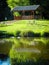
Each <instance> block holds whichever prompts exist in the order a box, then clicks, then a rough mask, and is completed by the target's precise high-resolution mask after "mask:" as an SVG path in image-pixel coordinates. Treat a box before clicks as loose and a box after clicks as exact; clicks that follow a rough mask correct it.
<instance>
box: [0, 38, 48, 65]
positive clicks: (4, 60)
mask: <svg viewBox="0 0 49 65" xmlns="http://www.w3.org/2000/svg"><path fill="white" fill-rule="evenodd" d="M0 65H49V38H43V37H38V38H37V37H36V38H35V37H34V38H32V37H27V38H25V37H23V38H21V37H20V38H14V37H13V38H3V39H0Z"/></svg>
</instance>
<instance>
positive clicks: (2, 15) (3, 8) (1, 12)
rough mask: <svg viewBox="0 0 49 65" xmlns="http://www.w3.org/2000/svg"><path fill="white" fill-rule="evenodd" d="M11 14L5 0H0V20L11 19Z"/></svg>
mask: <svg viewBox="0 0 49 65" xmlns="http://www.w3.org/2000/svg"><path fill="white" fill-rule="evenodd" d="M12 19H13V14H12V12H11V11H10V8H9V7H8V4H7V1H6V0H0V21H5V20H12Z"/></svg>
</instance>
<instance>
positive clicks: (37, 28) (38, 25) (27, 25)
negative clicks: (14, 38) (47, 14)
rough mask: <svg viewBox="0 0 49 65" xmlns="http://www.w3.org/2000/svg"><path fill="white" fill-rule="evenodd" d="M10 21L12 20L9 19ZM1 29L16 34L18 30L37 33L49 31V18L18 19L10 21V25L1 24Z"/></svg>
mask: <svg viewBox="0 0 49 65" xmlns="http://www.w3.org/2000/svg"><path fill="white" fill-rule="evenodd" d="M9 22H10V21H9ZM0 31H7V32H8V33H12V34H14V35H15V34H16V32H17V31H21V32H27V31H33V32H35V33H41V34H43V33H44V32H49V20H19V21H18V20H17V21H16V22H14V21H13V23H11V25H10V23H9V25H7V24H6V23H5V24H2V25H1V24H0Z"/></svg>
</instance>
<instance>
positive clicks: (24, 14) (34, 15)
mask: <svg viewBox="0 0 49 65" xmlns="http://www.w3.org/2000/svg"><path fill="white" fill-rule="evenodd" d="M12 11H13V12H19V13H21V16H14V19H16V20H20V19H41V18H42V12H41V7H40V5H30V6H16V7H15V8H14V9H13V10H12Z"/></svg>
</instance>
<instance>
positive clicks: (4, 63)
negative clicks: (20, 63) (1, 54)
mask: <svg viewBox="0 0 49 65" xmlns="http://www.w3.org/2000/svg"><path fill="white" fill-rule="evenodd" d="M0 65H11V64H10V59H9V58H7V59H6V60H1V59H0Z"/></svg>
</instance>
